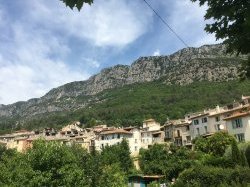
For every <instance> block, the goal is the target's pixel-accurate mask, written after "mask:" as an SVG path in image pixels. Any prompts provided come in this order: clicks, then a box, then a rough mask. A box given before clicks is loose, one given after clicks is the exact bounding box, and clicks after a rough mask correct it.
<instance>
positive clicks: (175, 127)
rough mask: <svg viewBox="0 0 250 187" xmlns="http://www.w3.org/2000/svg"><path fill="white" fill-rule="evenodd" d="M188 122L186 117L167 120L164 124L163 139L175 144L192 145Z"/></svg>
mask: <svg viewBox="0 0 250 187" xmlns="http://www.w3.org/2000/svg"><path fill="white" fill-rule="evenodd" d="M190 124H191V123H190V121H188V120H186V119H178V120H171V121H167V122H166V123H165V125H164V132H165V141H166V142H169V143H174V144H175V145H177V146H192V144H191V135H190Z"/></svg>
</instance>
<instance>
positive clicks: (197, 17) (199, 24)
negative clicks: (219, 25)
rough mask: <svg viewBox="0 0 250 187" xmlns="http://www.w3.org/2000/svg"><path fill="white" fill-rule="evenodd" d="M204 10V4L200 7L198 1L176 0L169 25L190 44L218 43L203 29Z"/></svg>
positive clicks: (205, 7) (204, 23)
mask: <svg viewBox="0 0 250 187" xmlns="http://www.w3.org/2000/svg"><path fill="white" fill-rule="evenodd" d="M206 10H207V6H206V5H205V6H201V7H200V6H199V3H198V2H195V3H193V2H191V1H190V0H182V1H176V3H175V5H174V8H173V12H172V13H171V15H170V18H169V19H170V25H171V26H172V27H173V29H174V30H175V31H176V32H177V33H178V34H179V35H180V36H181V37H182V38H184V41H186V43H188V45H190V46H196V47H197V46H200V45H204V44H214V43H218V42H216V39H215V36H214V35H213V34H207V33H206V32H205V31H204V28H205V25H206V23H207V21H205V20H204V15H205V13H206Z"/></svg>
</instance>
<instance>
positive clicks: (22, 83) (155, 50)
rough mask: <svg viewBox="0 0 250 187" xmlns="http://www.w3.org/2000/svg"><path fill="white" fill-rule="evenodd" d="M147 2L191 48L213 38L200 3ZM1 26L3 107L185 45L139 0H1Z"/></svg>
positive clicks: (179, 0) (186, 0)
mask: <svg viewBox="0 0 250 187" xmlns="http://www.w3.org/2000/svg"><path fill="white" fill-rule="evenodd" d="M148 2H149V3H150V4H152V6H153V7H154V8H155V9H156V10H157V11H158V12H159V13H160V14H161V16H162V17H163V18H164V19H165V20H166V21H167V22H168V24H169V25H171V26H172V28H173V29H174V30H175V31H176V32H177V33H178V34H179V35H180V36H181V37H182V38H183V39H184V40H185V42H186V43H188V45H189V46H191V47H198V46H201V45H204V44H213V43H216V40H215V38H214V36H213V35H208V34H207V33H205V31H204V30H203V28H204V26H205V22H204V19H203V16H204V14H205V11H206V7H199V6H198V4H196V3H192V2H190V0H174V1H173V0H148ZM0 30H1V32H0V43H1V45H0V103H1V104H10V103H13V102H16V101H25V100H28V99H30V98H34V97H41V96H42V95H44V94H45V93H46V92H48V91H49V90H50V89H52V88H54V87H57V86H60V85H62V84H65V83H67V82H72V81H79V80H86V79H87V78H88V77H90V76H91V75H93V74H96V73H98V72H99V71H100V70H101V69H102V68H105V67H110V66H113V65H116V64H131V63H132V62H133V61H134V60H136V59H137V58H139V57H140V56H151V55H168V54H171V53H173V52H175V51H177V50H179V49H182V48H184V47H185V46H184V45H183V44H182V43H181V42H180V41H179V40H178V39H177V38H176V37H175V36H174V35H173V33H171V32H170V31H169V30H168V29H167V28H166V26H165V25H163V24H162V22H161V21H160V20H159V19H158V18H157V17H156V16H155V15H154V14H153V12H152V11H151V10H150V9H149V8H148V7H147V6H146V4H145V3H144V2H143V0H136V1H135V0H119V1H118V0H105V1H103V0H95V1H94V4H93V5H92V6H88V5H85V6H84V7H83V9H82V10H81V11H80V12H78V11H77V10H74V11H72V10H71V9H69V8H66V7H65V5H64V4H63V3H62V2H61V1H59V0H35V1H34V0H15V1H4V0H1V3H0Z"/></svg>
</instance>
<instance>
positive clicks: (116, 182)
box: [100, 164, 127, 187]
mask: <svg viewBox="0 0 250 187" xmlns="http://www.w3.org/2000/svg"><path fill="white" fill-rule="evenodd" d="M100 181H101V182H100V183H101V184H102V187H117V186H119V187H126V186H127V184H126V174H125V173H124V172H123V171H121V168H120V166H119V165H118V164H112V165H107V166H104V168H103V174H102V176H101V178H100Z"/></svg>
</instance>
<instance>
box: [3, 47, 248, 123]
mask: <svg viewBox="0 0 250 187" xmlns="http://www.w3.org/2000/svg"><path fill="white" fill-rule="evenodd" d="M242 60H244V57H235V56H230V55H228V54H225V46H223V45H210V46H208V45H206V46H202V47H200V48H185V49H182V50H180V51H178V52H176V53H174V54H172V55H169V56H159V57H141V58H139V59H138V60H136V61H135V62H133V63H132V64H131V66H124V65H117V66H114V67H111V68H106V69H104V70H102V71H101V72H100V73H99V74H97V75H94V76H92V77H90V78H89V79H88V80H86V81H78V82H72V83H68V84H65V85H63V86H60V87H58V88H55V89H52V90H51V91H49V92H48V93H47V94H46V95H45V96H43V97H41V98H38V99H31V100H29V101H27V102H17V103H14V104H11V105H6V106H4V105H0V121H3V120H7V121H8V120H9V119H18V120H24V119H25V120H26V119H27V120H29V119H31V118H33V117H36V116H37V115H43V114H46V115H47V114H48V113H52V112H72V111H75V110H77V109H81V108H85V107H86V106H89V105H90V104H95V103H98V102H100V95H99V96H98V94H99V93H100V94H101V92H102V91H104V90H106V89H114V88H117V87H122V86H124V85H131V84H135V83H146V82H152V81H156V80H159V81H161V82H162V83H164V85H187V84H190V83H192V82H197V81H212V82H214V81H229V80H234V79H237V77H238V73H237V69H238V68H239V67H240V63H241V61H242Z"/></svg>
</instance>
